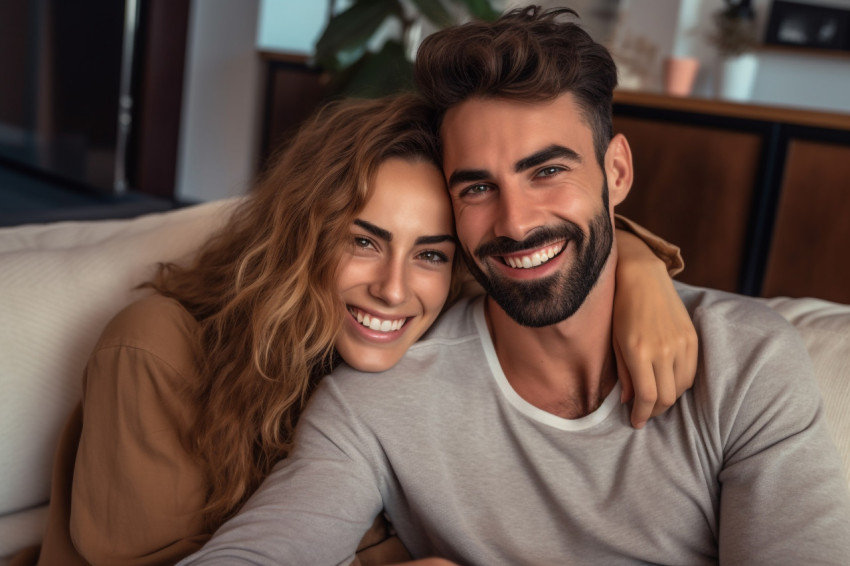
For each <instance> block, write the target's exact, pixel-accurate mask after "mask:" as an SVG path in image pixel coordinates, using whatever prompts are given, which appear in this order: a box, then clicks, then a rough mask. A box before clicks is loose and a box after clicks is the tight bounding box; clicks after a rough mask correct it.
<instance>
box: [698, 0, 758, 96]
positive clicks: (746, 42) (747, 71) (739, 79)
mask: <svg viewBox="0 0 850 566" xmlns="http://www.w3.org/2000/svg"><path fill="white" fill-rule="evenodd" d="M724 4H725V7H724V8H722V9H720V10H718V11H717V12H715V13H714V18H713V24H714V29H713V31H712V33H711V34H710V35H709V40H710V41H711V42H712V43H713V44H714V46H715V47H716V48H717V51H718V53H719V55H720V68H719V72H718V75H717V93H718V95H720V96H721V97H722V98H728V99H732V100H747V99H749V98H750V93H751V92H752V87H753V83H754V81H755V76H756V70H757V67H758V59H757V58H756V56H755V54H754V53H753V51H754V50H755V48H756V47H757V46H758V45H759V41H758V37H757V31H756V23H755V11H754V10H753V7H752V0H724Z"/></svg>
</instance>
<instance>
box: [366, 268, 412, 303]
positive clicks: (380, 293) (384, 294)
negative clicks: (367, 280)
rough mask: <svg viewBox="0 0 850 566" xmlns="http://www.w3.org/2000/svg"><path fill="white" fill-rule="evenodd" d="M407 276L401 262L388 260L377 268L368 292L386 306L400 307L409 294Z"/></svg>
mask: <svg viewBox="0 0 850 566" xmlns="http://www.w3.org/2000/svg"><path fill="white" fill-rule="evenodd" d="M407 276H408V274H407V268H406V266H405V265H404V264H403V262H401V261H397V260H393V259H389V260H387V261H386V262H384V263H383V264H382V265H381V266H380V267H379V269H378V272H377V273H376V277H375V280H374V281H373V282H372V284H371V285H370V286H369V292H370V293H371V294H372V296H374V297H376V298H378V299H380V300H381V301H382V302H383V303H385V304H387V305H390V306H393V305H400V304H402V303H404V301H405V300H407V296H408V293H409V286H408V281H407Z"/></svg>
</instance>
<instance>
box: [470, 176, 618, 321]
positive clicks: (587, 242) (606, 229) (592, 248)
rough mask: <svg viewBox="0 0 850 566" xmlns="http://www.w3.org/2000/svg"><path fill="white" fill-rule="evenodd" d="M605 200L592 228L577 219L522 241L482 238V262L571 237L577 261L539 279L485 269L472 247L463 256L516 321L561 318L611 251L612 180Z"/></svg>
mask: <svg viewBox="0 0 850 566" xmlns="http://www.w3.org/2000/svg"><path fill="white" fill-rule="evenodd" d="M602 203H603V208H602V210H601V211H600V212H599V213H598V214H596V215H595V216H594V217H593V218H592V219H591V221H590V225H589V229H588V233H587V234H585V233H584V232H583V231H582V230H581V228H579V227H578V226H577V225H576V224H574V223H572V222H569V221H564V222H563V223H561V224H559V225H557V226H544V227H541V228H537V229H536V230H534V232H533V233H532V234H531V235H529V236H528V238H526V239H525V240H523V241H517V240H513V239H511V238H505V237H499V238H496V239H494V240H491V241H489V242H485V243H483V244H481V245H480V246H478V248H476V250H475V251H474V253H473V255H474V256H475V257H477V258H478V259H480V260H482V262H483V261H484V260H486V259H487V258H488V257H492V256H498V255H504V254H510V253H516V252H519V251H522V250H527V249H534V248H537V247H540V246H543V245H545V244H548V243H551V242H555V241H558V240H563V239H566V241H567V245H569V243H570V242H572V243H573V244H574V245H575V249H576V259H575V262H574V265H573V266H572V267H570V268H569V269H568V270H567V271H559V272H557V273H553V274H552V275H550V276H548V277H545V278H542V279H537V280H534V281H518V280H515V279H509V278H506V277H504V276H503V275H501V274H500V273H498V272H497V271H496V270H494V269H489V268H487V272H486V273H485V271H484V269H482V268H481V267H480V266H479V264H478V263H476V262H475V260H474V259H473V258H472V257H470V256H469V254H468V253H464V258H465V259H466V262H467V264H468V265H469V269H470V271H471V272H472V274H473V275H474V276H475V279H476V280H478V282H479V283H480V284H481V286H482V287H484V290H485V291H487V294H488V295H490V297H492V298H493V300H494V301H496V303H497V304H498V305H499V306H500V307H501V308H502V310H504V311H505V312H506V313H507V314H508V316H510V317H511V318H512V319H514V320H515V321H516V322H517V323H519V324H521V325H522V326H528V327H532V328H540V327H542V326H549V325H551V324H556V323H558V322H561V321H563V320H566V319H567V318H569V317H571V316H572V315H573V314H574V313H575V312H576V311H577V310H578V309H579V307H581V305H582V304H583V303H584V301H585V299H586V298H587V296H588V295H589V294H590V291H591V290H592V289H593V287H594V286H595V285H596V282H597V281H598V280H599V275H600V274H601V273H602V269H603V268H604V267H605V262H606V261H607V260H608V256H609V255H610V253H611V246H612V245H613V243H614V227H613V226H612V224H611V217H610V215H609V213H608V187H607V183H606V185H605V186H604V187H603V192H602ZM565 249H566V246H565ZM561 253H564V252H563V251H561ZM496 261H498V260H496ZM483 265H485V266H486V265H487V263H484V264H483ZM485 268H486V267H485Z"/></svg>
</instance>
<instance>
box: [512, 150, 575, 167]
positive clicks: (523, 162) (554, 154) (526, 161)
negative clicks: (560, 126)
mask: <svg viewBox="0 0 850 566" xmlns="http://www.w3.org/2000/svg"><path fill="white" fill-rule="evenodd" d="M557 158H560V159H569V160H570V161H575V162H576V163H581V156H580V155H579V154H578V153H576V152H575V151H574V150H572V149H570V148H568V147H564V146H562V145H555V144H552V145H550V146H549V147H546V148H544V149H541V150H540V151H538V152H535V153H532V154H531V155H529V156H528V157H524V158H522V159H520V160H519V161H517V162H516V165H514V171H516V172H517V173H520V172H522V171H525V170H526V169H531V168H532V167H537V166H538V165H542V164H543V163H546V162H547V161H549V160H550V159H557Z"/></svg>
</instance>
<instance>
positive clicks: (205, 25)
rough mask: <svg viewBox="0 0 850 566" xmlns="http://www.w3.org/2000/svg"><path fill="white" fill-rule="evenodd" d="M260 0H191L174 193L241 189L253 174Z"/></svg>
mask: <svg viewBox="0 0 850 566" xmlns="http://www.w3.org/2000/svg"><path fill="white" fill-rule="evenodd" d="M259 12H260V1H259V0H194V1H193V2H192V7H191V12H190V22H189V39H188V48H187V61H186V74H185V77H184V81H185V82H184V100H183V108H182V113H181V121H180V149H179V158H178V165H177V188H176V191H175V193H176V195H175V196H176V197H177V198H178V199H179V200H181V201H185V202H199V201H209V200H216V199H220V198H225V197H229V196H233V195H238V194H242V193H244V192H245V191H246V190H247V188H248V187H249V186H250V184H251V181H252V178H253V176H254V173H255V166H256V159H257V150H258V146H259V138H260V134H259V131H260V130H259V116H260V110H261V91H262V89H261V86H262V85H261V75H260V72H261V65H260V59H259V56H258V54H257V50H256V42H257V26H258V22H259Z"/></svg>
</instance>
